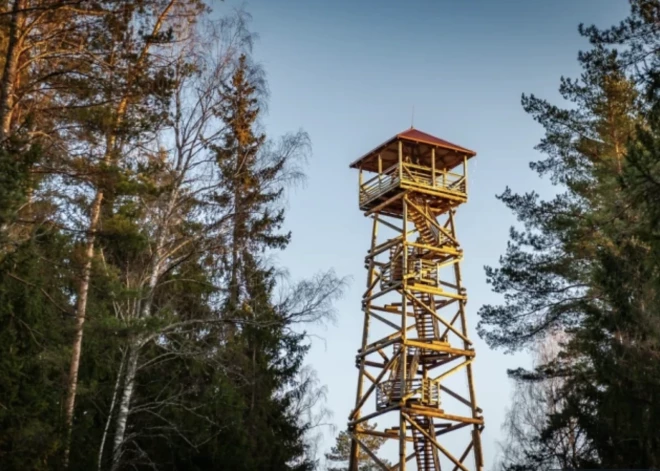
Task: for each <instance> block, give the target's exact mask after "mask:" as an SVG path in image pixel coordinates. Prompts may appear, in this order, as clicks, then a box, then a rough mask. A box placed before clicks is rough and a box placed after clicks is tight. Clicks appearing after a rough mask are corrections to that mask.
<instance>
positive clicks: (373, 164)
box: [351, 128, 476, 216]
mask: <svg viewBox="0 0 660 471" xmlns="http://www.w3.org/2000/svg"><path fill="white" fill-rule="evenodd" d="M475 155H476V153H475V152H474V151H471V150H469V149H465V148H463V147H460V146H458V145H456V144H452V143H451V142H448V141H445V140H443V139H439V138H437V137H434V136H431V135H430V134H426V133H424V132H421V131H418V130H416V129H414V128H411V129H409V130H407V131H404V132H402V133H399V134H397V135H396V136H394V137H393V138H392V139H390V140H389V141H386V142H384V143H383V144H381V145H380V146H378V147H376V148H374V149H373V150H371V151H370V152H368V153H367V154H365V155H364V156H362V157H360V158H359V159H357V160H356V161H355V162H353V163H352V164H351V168H357V169H359V170H360V184H359V204H360V209H361V210H363V211H367V212H372V211H374V210H380V211H381V212H383V213H384V214H387V215H389V216H397V215H400V214H401V213H402V207H401V204H400V203H399V204H397V201H399V202H400V200H401V197H402V196H403V195H404V193H405V192H406V191H408V190H413V191H415V192H417V193H420V194H425V195H426V196H427V197H428V199H429V201H431V202H432V204H434V205H435V206H441V207H443V208H444V209H447V208H448V207H453V206H457V205H459V204H461V203H465V202H466V201H467V160H468V159H469V158H471V157H474V156H475ZM363 172H368V173H369V174H370V175H371V176H370V178H368V179H367V180H366V181H365V179H364V175H363Z"/></svg>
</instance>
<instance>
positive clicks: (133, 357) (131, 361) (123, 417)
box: [111, 341, 140, 471]
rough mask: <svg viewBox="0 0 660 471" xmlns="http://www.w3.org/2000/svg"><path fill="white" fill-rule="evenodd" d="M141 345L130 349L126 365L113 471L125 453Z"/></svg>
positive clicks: (118, 416)
mask: <svg viewBox="0 0 660 471" xmlns="http://www.w3.org/2000/svg"><path fill="white" fill-rule="evenodd" d="M139 349H140V344H139V341H135V342H134V343H133V345H131V346H130V347H129V351H128V361H127V364H126V377H125V379H124V391H123V393H122V396H121V401H120V403H119V412H118V414H117V426H116V428H115V438H114V444H113V447H112V468H111V469H112V471H116V470H117V469H119V464H120V463H121V455H122V453H123V444H124V437H125V435H126V425H127V424H128V415H129V413H130V410H131V399H132V398H133V390H134V389H135V376H136V375H137V365H138V358H139V357H140V354H139Z"/></svg>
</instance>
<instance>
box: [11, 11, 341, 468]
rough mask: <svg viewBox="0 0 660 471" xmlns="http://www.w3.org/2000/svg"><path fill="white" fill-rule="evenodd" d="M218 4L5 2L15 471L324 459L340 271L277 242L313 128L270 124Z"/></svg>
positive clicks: (240, 18) (236, 32) (236, 34)
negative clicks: (328, 366)
mask: <svg viewBox="0 0 660 471" xmlns="http://www.w3.org/2000/svg"><path fill="white" fill-rule="evenodd" d="M216 3H217V4H216ZM210 6H211V3H208V4H205V3H204V2H202V1H198V0H131V1H129V0H125V1H121V2H117V1H114V0H95V1H87V0H73V1H60V0H12V1H7V2H3V4H2V14H1V15H0V31H1V35H0V47H1V55H0V71H2V75H1V83H0V86H1V90H0V371H1V373H0V468H2V469H3V470H46V469H48V470H57V469H69V470H86V471H87V470H92V469H97V470H119V469H162V470H166V469H186V470H202V469H204V470H210V469H228V470H229V469H231V470H246V471H247V470H256V469H259V470H301V471H302V470H311V469H313V468H315V467H316V465H317V461H318V459H317V457H316V451H315V443H314V437H315V434H316V431H315V426H316V425H317V423H318V420H319V417H317V416H315V414H317V411H318V409H316V408H315V405H316V402H317V401H318V400H319V398H320V397H321V396H320V395H319V391H318V388H319V385H318V383H317V380H316V379H315V375H314V373H313V371H310V370H309V369H307V368H306V367H305V366H304V358H305V355H306V352H307V350H308V348H309V340H308V338H307V336H306V334H305V331H306V325H308V324H311V323H318V322H324V321H325V320H326V319H327V318H328V317H329V316H332V314H333V311H332V306H333V301H334V300H335V299H336V298H337V296H339V295H340V294H341V292H342V289H343V281H342V280H340V279H338V278H337V277H336V276H335V275H334V274H333V273H332V272H321V273H319V274H318V275H317V276H316V277H313V278H311V279H305V280H302V281H297V282H293V281H290V280H288V279H287V277H286V276H285V272H284V270H283V267H279V266H277V265H276V264H274V263H273V261H272V257H270V255H271V254H273V253H274V251H278V250H282V249H284V248H285V247H286V246H287V244H288V243H289V241H290V236H291V235H290V234H289V233H287V232H285V231H284V230H283V222H284V216H285V214H284V203H285V199H286V191H287V189H288V188H290V187H291V186H292V185H296V184H297V183H299V182H300V181H301V179H302V178H303V177H304V173H303V170H304V164H305V160H306V158H307V157H308V155H309V151H310V143H309V139H308V137H307V135H306V134H305V132H303V131H298V132H292V133H290V134H287V135H284V136H280V137H275V138H272V137H269V136H267V135H266V134H265V130H264V129H263V125H262V120H261V116H262V113H261V110H262V109H263V108H264V106H265V105H266V103H267V98H268V97H267V87H266V83H265V79H264V73H263V71H262V70H261V68H260V67H259V65H258V64H256V63H255V62H254V60H253V59H252V55H251V45H252V33H251V31H250V29H249V16H248V15H247V14H246V13H245V12H243V11H233V12H232V11H231V10H230V9H229V8H228V7H226V8H225V7H223V8H221V7H222V6H223V4H222V3H221V2H213V5H212V6H214V7H217V10H218V11H215V12H214V11H211V9H210Z"/></svg>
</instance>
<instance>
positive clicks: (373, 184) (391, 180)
mask: <svg viewBox="0 0 660 471" xmlns="http://www.w3.org/2000/svg"><path fill="white" fill-rule="evenodd" d="M399 181H400V180H399V165H398V164H397V165H393V166H391V167H390V168H388V169H387V170H385V171H384V172H383V173H380V174H378V175H376V176H375V177H374V178H372V179H371V180H368V181H367V182H365V183H363V184H362V186H361V187H360V206H362V205H363V204H366V203H368V202H369V201H371V200H374V199H376V198H378V197H379V196H380V195H382V194H384V193H387V192H388V191H390V190H391V189H392V188H395V187H397V186H399Z"/></svg>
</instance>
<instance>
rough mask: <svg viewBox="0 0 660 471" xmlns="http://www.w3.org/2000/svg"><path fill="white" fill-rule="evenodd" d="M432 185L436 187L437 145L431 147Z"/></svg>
mask: <svg viewBox="0 0 660 471" xmlns="http://www.w3.org/2000/svg"><path fill="white" fill-rule="evenodd" d="M431 186H433V187H435V147H434V148H432V149H431Z"/></svg>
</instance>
